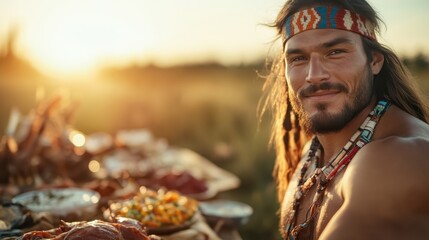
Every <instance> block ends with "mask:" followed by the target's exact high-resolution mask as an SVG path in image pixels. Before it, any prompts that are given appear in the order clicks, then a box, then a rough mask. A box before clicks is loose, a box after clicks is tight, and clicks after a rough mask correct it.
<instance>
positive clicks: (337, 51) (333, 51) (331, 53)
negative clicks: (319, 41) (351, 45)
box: [328, 49, 345, 56]
mask: <svg viewBox="0 0 429 240" xmlns="http://www.w3.org/2000/svg"><path fill="white" fill-rule="evenodd" d="M344 52H345V51H343V50H340V49H335V50H332V51H330V52H329V53H328V55H329V56H332V55H337V54H340V53H344Z"/></svg>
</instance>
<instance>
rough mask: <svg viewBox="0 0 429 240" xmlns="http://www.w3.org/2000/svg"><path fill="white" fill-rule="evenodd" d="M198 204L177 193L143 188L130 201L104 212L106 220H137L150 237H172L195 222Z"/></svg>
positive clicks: (117, 203)
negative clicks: (169, 235) (171, 235)
mask: <svg viewBox="0 0 429 240" xmlns="http://www.w3.org/2000/svg"><path fill="white" fill-rule="evenodd" d="M197 212H198V201H196V200H194V199H192V198H189V197H186V196H184V195H182V194H180V193H179V192H177V191H171V190H165V189H159V190H157V191H155V190H152V189H148V188H146V187H141V188H140V190H139V193H138V194H137V195H136V196H134V197H133V198H131V199H128V200H123V201H116V202H111V203H110V204H109V206H108V208H107V209H106V210H105V211H104V212H103V216H104V218H105V219H106V220H109V221H112V222H117V221H121V220H123V219H124V218H130V219H135V220H137V221H138V222H139V223H140V224H141V225H142V226H143V227H144V228H145V229H146V231H147V232H148V233H149V234H160V235H162V234H170V233H173V232H177V231H180V230H184V229H187V228H189V227H190V226H191V225H192V224H193V223H194V222H195V221H196V214H197Z"/></svg>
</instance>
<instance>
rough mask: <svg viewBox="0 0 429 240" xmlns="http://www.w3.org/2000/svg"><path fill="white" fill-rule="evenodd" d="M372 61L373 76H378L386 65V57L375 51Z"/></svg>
mask: <svg viewBox="0 0 429 240" xmlns="http://www.w3.org/2000/svg"><path fill="white" fill-rule="evenodd" d="M371 54H372V61H371V71H372V74H373V75H377V74H378V73H379V72H380V71H381V68H382V67H383V64H384V55H383V54H382V53H381V52H377V51H373V52H372V53H371Z"/></svg>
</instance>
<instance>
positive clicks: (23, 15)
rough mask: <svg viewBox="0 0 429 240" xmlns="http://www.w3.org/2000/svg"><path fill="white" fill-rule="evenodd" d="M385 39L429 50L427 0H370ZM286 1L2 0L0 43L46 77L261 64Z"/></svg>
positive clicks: (407, 49)
mask: <svg viewBox="0 0 429 240" xmlns="http://www.w3.org/2000/svg"><path fill="white" fill-rule="evenodd" d="M370 2H372V3H373V4H374V6H375V8H376V9H377V11H378V12H379V13H380V14H381V16H382V19H383V20H384V21H385V23H386V26H387V29H386V28H383V29H382V37H383V38H382V39H381V41H383V42H386V43H388V45H390V46H392V47H393V48H394V49H395V50H396V51H397V52H398V53H399V54H400V55H412V54H415V52H416V51H423V52H427V51H428V50H429V43H428V42H429V41H427V40H428V39H429V31H427V26H428V25H429V20H428V18H426V17H425V15H426V14H427V13H428V12H429V4H427V2H426V1H425V0H410V1H403V0H377V1H375V0H372V1H370ZM282 4H283V1H281V0H271V1H266V0H251V1H248V0H247V1H244V0H235V1H230V0H217V1H208V0H189V1H186V2H183V1H177V0H160V1H149V0H125V1H113V0H74V1H65V0H0V36H2V37H1V38H0V40H1V42H0V43H1V44H4V41H5V40H6V36H7V35H8V33H10V31H11V29H16V30H17V45H16V50H17V52H18V53H19V55H20V56H21V57H24V58H26V59H28V60H30V61H31V62H32V64H33V65H34V66H36V67H37V68H38V69H39V70H41V71H42V72H44V73H46V74H49V75H54V76H55V75H65V74H87V73H89V72H91V71H92V70H94V69H96V68H97V67H100V66H103V65H112V64H120V65H125V64H130V63H139V64H146V63H155V64H159V65H173V64H184V63H193V62H201V61H216V62H220V63H223V64H241V63H251V62H255V61H257V60H259V59H263V58H264V57H265V55H266V54H267V52H268V50H269V47H270V41H271V40H272V39H273V38H274V35H275V32H274V31H273V30H272V29H269V28H267V27H265V26H263V25H261V24H263V23H268V22H271V21H272V20H274V18H275V16H276V14H277V12H278V10H279V9H280V7H281V5H282Z"/></svg>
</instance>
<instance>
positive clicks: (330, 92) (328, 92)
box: [304, 90, 341, 98]
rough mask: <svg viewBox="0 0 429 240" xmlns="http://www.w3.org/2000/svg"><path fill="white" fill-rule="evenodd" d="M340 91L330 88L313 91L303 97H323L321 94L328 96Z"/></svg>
mask: <svg viewBox="0 0 429 240" xmlns="http://www.w3.org/2000/svg"><path fill="white" fill-rule="evenodd" d="M340 92H341V91H338V90H331V91H317V92H315V93H311V94H308V95H306V96H304V97H308V98H312V97H323V96H330V95H335V94H338V93H340Z"/></svg>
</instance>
